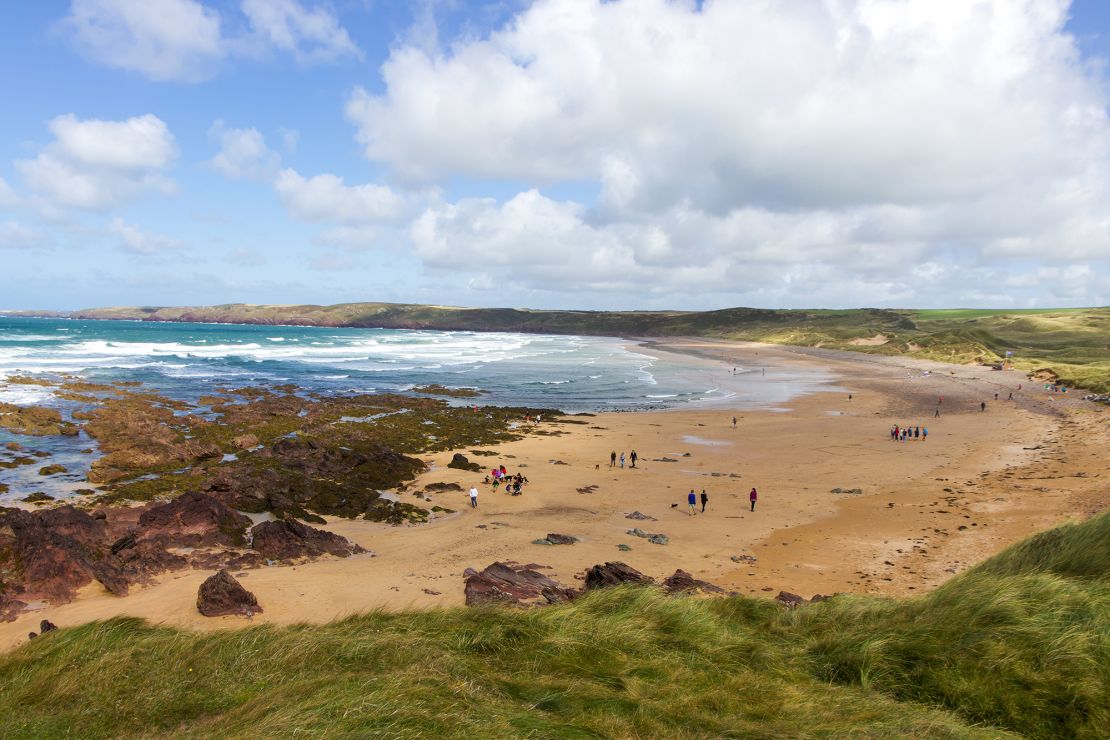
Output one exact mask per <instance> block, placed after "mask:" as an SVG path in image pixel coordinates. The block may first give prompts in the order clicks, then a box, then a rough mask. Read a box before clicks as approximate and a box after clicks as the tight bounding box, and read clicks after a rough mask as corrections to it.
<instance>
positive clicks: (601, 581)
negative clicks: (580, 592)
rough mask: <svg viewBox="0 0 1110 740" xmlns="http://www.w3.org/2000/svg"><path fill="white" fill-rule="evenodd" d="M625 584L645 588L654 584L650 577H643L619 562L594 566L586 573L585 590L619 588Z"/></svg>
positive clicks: (638, 572)
mask: <svg viewBox="0 0 1110 740" xmlns="http://www.w3.org/2000/svg"><path fill="white" fill-rule="evenodd" d="M625 583H636V584H639V585H643V586H647V585H650V584H653V583H655V579H653V578H651V576H645V575H644V574H643V573H641V572H640V571H638V570H636V569H635V568H632V567H630V566H627V565H625V564H624V563H621V562H614V563H605V564H604V565H595V566H593V567H592V568H590V569H589V570H588V571H586V590H587V591H592V590H594V589H597V588H607V587H609V586H620V585H622V584H625Z"/></svg>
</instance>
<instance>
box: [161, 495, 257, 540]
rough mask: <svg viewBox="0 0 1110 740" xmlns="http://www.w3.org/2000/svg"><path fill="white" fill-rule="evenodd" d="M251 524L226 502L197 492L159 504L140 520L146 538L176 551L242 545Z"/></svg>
mask: <svg viewBox="0 0 1110 740" xmlns="http://www.w3.org/2000/svg"><path fill="white" fill-rule="evenodd" d="M250 523H251V520H250V519H248V518H247V517H245V516H243V515H242V514H240V513H239V512H237V511H234V510H233V509H231V508H230V507H229V506H228V505H227V504H225V503H224V502H222V501H220V500H219V499H217V498H215V497H213V496H209V495H206V494H203V493H200V492H197V491H191V492H189V493H185V494H182V495H181V496H178V497H177V498H176V499H174V500H173V501H170V502H168V503H164V504H156V505H154V506H152V507H150V508H149V509H147V510H146V511H144V512H143V514H142V516H140V517H139V526H140V527H141V528H142V529H143V530H144V536H145V537H148V538H149V537H155V536H156V537H159V538H160V539H162V541H164V542H166V543H168V544H172V545H174V546H177V547H212V546H215V545H224V546H237V545H242V544H244V543H245V541H246V540H245V533H246V530H247V527H249V526H250Z"/></svg>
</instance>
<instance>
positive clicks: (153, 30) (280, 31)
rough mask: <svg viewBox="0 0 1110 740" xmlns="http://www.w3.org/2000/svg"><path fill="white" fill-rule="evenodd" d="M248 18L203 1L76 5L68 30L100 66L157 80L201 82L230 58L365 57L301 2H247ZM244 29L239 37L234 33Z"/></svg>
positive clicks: (108, 0) (115, 0)
mask: <svg viewBox="0 0 1110 740" xmlns="http://www.w3.org/2000/svg"><path fill="white" fill-rule="evenodd" d="M240 10H241V12H242V16H241V17H240V16H239V15H236V14H230V15H229V14H226V13H221V12H220V10H218V9H217V8H216V7H213V6H211V5H208V4H206V3H203V2H200V0H72V3H71V5H70V14H69V15H68V16H66V18H65V19H64V20H63V21H62V23H61V27H62V29H63V30H64V31H65V32H66V33H67V34H68V35H69V36H70V37H72V39H73V42H74V44H75V46H76V47H77V49H78V50H79V51H80V52H81V53H82V54H84V55H85V56H87V57H88V58H90V59H92V60H93V61H96V62H98V63H100V64H103V65H106V66H109V67H116V68H118V69H125V70H128V71H131V72H137V73H139V74H141V75H143V76H144V77H147V78H149V79H151V80H156V81H167V80H172V81H177V82H200V81H203V80H206V79H208V78H210V77H212V76H213V75H214V74H216V72H217V71H218V70H219V67H220V64H221V63H222V62H224V61H225V60H226V59H228V58H233V57H242V56H257V55H260V54H264V53H267V52H269V51H270V50H276V51H278V52H282V53H287V54H291V55H292V56H293V57H294V58H295V59H296V60H297V61H298V62H299V63H316V62H332V61H336V60H338V59H340V58H342V57H347V56H350V57H356V58H359V57H361V54H362V53H361V51H360V50H359V49H358V47H357V46H356V45H355V44H354V42H353V41H352V40H351V38H350V36H349V35H348V33H347V31H346V29H344V28H343V27H342V26H341V25H340V24H339V21H338V19H337V18H336V17H335V15H334V13H333V12H332V11H331V10H330V9H328V8H326V7H324V6H317V7H306V6H305V5H303V4H301V3H300V2H298V1H297V0H243V2H242V3H241V7H240ZM237 24H238V25H244V24H245V25H246V29H245V30H243V31H242V32H240V33H230V34H229V33H225V30H226V29H227V28H228V27H229V26H236V25H237Z"/></svg>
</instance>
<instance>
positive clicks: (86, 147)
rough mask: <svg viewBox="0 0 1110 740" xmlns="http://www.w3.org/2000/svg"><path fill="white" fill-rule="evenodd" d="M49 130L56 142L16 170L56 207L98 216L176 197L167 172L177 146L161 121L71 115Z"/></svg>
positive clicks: (54, 122)
mask: <svg viewBox="0 0 1110 740" xmlns="http://www.w3.org/2000/svg"><path fill="white" fill-rule="evenodd" d="M49 128H50V132H51V133H52V134H53V135H54V140H53V141H52V142H50V143H49V144H47V145H46V147H45V148H44V149H43V150H42V151H41V152H40V153H39V155H38V156H37V157H35V158H34V159H21V160H17V161H16V162H15V167H16V170H17V171H18V172H19V173H20V175H21V176H22V178H23V180H24V181H25V182H26V184H27V185H28V186H29V187H30V188H31V189H32V190H35V191H36V192H38V193H39V194H41V195H42V196H44V197H45V198H46V199H47V200H48V201H49V202H51V203H52V204H56V205H60V206H72V207H77V208H84V209H90V210H99V209H104V208H109V207H113V206H118V205H121V204H123V203H125V202H127V201H129V200H131V199H133V198H135V197H137V196H139V195H142V194H144V193H148V192H161V193H171V192H174V187H175V186H174V184H173V182H172V181H171V180H170V179H169V178H167V177H166V176H165V175H164V174H163V171H164V170H165V169H166V168H167V167H168V166H169V165H170V164H171V163H172V161H173V160H174V158H175V157H176V155H177V145H176V141H175V139H174V136H173V134H172V133H171V132H170V130H169V127H168V126H166V124H165V122H163V121H162V120H161V119H160V118H158V117H157V116H154V115H150V114H147V115H144V116H136V117H133V118H128V119H125V120H123V121H103V120H96V119H88V120H81V119H79V118H77V117H76V116H74V115H73V114H66V115H63V116H58V117H57V118H55V119H53V120H52V121H51V122H50V124H49Z"/></svg>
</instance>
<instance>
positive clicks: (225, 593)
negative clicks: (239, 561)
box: [197, 570, 262, 617]
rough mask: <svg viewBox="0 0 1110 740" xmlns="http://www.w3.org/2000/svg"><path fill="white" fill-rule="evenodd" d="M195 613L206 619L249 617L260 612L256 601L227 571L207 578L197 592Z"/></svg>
mask: <svg viewBox="0 0 1110 740" xmlns="http://www.w3.org/2000/svg"><path fill="white" fill-rule="evenodd" d="M197 611H199V612H200V613H201V614H203V615H204V616H206V617H222V616H227V615H241V616H245V617H250V616H253V615H255V614H258V613H259V612H261V611H262V607H261V606H259V605H258V599H256V598H255V597H254V594H252V593H251V592H250V591H248V590H247V589H245V588H243V586H242V584H240V583H239V581H237V580H235V577H234V576H232V575H231V574H230V573H228V572H227V570H221V571H220V572H219V573H216V574H215V575H213V576H210V577H209V578H207V579H206V580H205V581H204V583H202V584H200V588H199V589H198V590H197Z"/></svg>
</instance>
